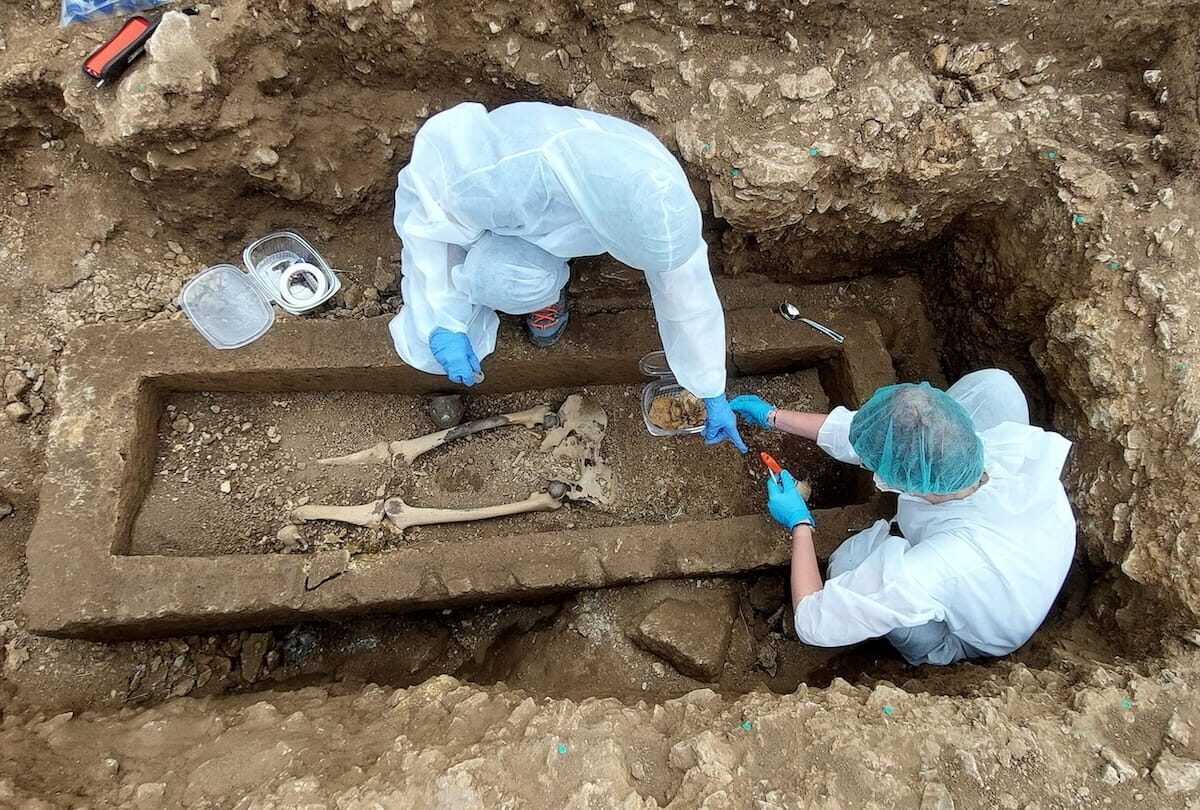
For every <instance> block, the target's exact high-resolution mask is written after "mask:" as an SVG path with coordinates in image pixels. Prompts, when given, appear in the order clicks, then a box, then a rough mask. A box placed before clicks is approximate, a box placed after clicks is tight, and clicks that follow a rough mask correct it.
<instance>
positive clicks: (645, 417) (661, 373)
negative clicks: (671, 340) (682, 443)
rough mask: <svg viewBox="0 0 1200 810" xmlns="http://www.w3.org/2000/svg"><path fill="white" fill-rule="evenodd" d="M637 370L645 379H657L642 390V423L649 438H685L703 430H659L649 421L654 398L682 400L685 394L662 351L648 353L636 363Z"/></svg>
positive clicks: (700, 427)
mask: <svg viewBox="0 0 1200 810" xmlns="http://www.w3.org/2000/svg"><path fill="white" fill-rule="evenodd" d="M638 369H640V370H641V372H642V373H643V374H645V375H646V376H647V377H657V378H658V379H656V380H654V381H653V382H649V383H646V386H645V387H644V388H642V421H643V422H645V423H646V430H648V431H650V435H651V436H687V435H690V434H693V433H700V432H702V431H703V430H704V425H695V426H694V427H686V428H674V429H669V428H661V427H659V426H658V425H656V424H654V423H653V422H651V421H650V403H652V402H653V401H654V399H655V397H674V398H675V399H682V398H683V395H684V394H685V393H687V389H686V388H684V387H683V386H682V385H680V384H679V383H678V382H676V380H675V374H674V373H673V372H672V371H671V367H670V366H669V365H668V364H667V353H666V352H664V351H662V350H659V351H656V352H650V353H649V354H647V355H646V356H645V357H643V358H642V359H641V361H640V362H638Z"/></svg>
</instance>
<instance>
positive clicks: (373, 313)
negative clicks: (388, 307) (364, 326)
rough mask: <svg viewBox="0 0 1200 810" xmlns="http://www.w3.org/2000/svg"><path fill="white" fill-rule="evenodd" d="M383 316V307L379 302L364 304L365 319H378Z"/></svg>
mask: <svg viewBox="0 0 1200 810" xmlns="http://www.w3.org/2000/svg"><path fill="white" fill-rule="evenodd" d="M382 314H383V306H382V305H380V303H379V302H378V301H368V302H367V303H365V304H363V317H365V318H377V317H379V316H380V315H382Z"/></svg>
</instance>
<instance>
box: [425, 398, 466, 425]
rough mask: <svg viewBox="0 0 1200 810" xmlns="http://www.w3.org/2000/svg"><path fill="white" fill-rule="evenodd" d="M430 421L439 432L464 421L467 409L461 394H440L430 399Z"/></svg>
mask: <svg viewBox="0 0 1200 810" xmlns="http://www.w3.org/2000/svg"><path fill="white" fill-rule="evenodd" d="M428 412H429V419H430V421H431V422H433V424H434V426H435V427H437V429H438V430H445V429H446V428H452V427H454V426H455V425H457V424H459V423H460V422H462V420H463V415H464V414H466V412H467V408H466V406H465V405H464V404H463V398H462V396H461V395H459V394H440V395H438V396H434V397H430V399H429V411H428Z"/></svg>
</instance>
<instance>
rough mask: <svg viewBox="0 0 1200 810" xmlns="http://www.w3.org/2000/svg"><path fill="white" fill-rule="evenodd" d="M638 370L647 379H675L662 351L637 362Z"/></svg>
mask: <svg viewBox="0 0 1200 810" xmlns="http://www.w3.org/2000/svg"><path fill="white" fill-rule="evenodd" d="M638 369H639V370H640V371H641V372H642V373H643V374H645V375H646V376H647V377H670V378H671V379H674V378H675V373H674V372H673V371H671V366H670V365H669V364H668V363H667V353H666V352H664V351H663V350H662V349H659V350H658V351H656V352H650V353H649V354H647V355H645V356H644V357H642V359H641V360H639V361H638Z"/></svg>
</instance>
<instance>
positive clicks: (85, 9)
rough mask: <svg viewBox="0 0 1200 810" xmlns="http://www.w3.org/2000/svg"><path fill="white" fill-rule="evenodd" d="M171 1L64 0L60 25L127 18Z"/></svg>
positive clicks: (59, 19)
mask: <svg viewBox="0 0 1200 810" xmlns="http://www.w3.org/2000/svg"><path fill="white" fill-rule="evenodd" d="M168 2H170V0H62V14H61V15H59V18H58V24H59V25H70V24H71V23H77V22H92V21H93V20H102V19H104V18H106V17H125V16H129V15H130V14H136V13H137V12H139V11H145V10H146V9H150V8H154V7H155V6H161V5H163V4H164V3H168Z"/></svg>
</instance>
